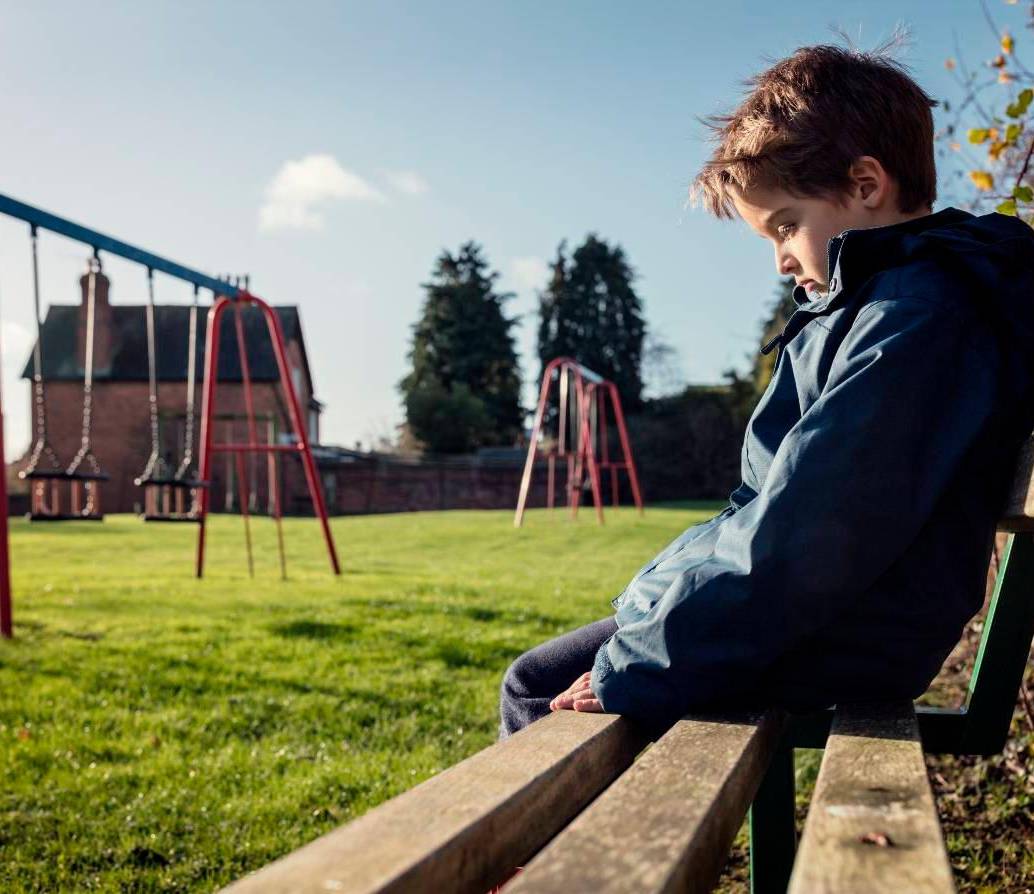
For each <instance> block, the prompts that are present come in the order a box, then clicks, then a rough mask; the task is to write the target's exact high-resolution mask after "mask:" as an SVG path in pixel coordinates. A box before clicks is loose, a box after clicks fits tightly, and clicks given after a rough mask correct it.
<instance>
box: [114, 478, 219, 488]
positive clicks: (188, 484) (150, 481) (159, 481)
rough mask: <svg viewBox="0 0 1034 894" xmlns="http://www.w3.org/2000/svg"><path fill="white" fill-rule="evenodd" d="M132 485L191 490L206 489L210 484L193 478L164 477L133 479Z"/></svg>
mask: <svg viewBox="0 0 1034 894" xmlns="http://www.w3.org/2000/svg"><path fill="white" fill-rule="evenodd" d="M133 484H135V485H136V486H137V487H147V486H149V485H153V486H155V487H172V488H178V489H180V490H193V489H194V488H195V487H208V486H209V484H211V482H209V481H199V480H196V479H194V478H176V477H165V476H160V477H158V476H150V477H147V478H144V477H141V478H134V479H133Z"/></svg>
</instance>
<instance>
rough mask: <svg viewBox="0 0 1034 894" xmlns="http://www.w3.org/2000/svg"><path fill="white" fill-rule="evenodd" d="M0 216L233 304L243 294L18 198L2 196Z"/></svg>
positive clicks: (221, 281) (225, 282)
mask: <svg viewBox="0 0 1034 894" xmlns="http://www.w3.org/2000/svg"><path fill="white" fill-rule="evenodd" d="M0 214H6V215H7V216H8V217H14V218H17V219H18V220H24V221H25V222H26V223H27V224H29V225H30V226H33V227H37V228H38V229H41V230H49V231H50V232H51V233H57V234H58V235H60V236H67V237H68V238H69V239H74V240H76V241H77V242H85V243H86V244H87V245H89V246H90V247H91V248H92V249H93V250H94V252H95V253H96V252H101V251H105V252H107V253H108V254H111V255H118V256H119V257H120V258H125V259H126V260H129V261H135V262H136V263H138V264H142V265H143V266H144V267H146V268H148V269H149V270H159V271H161V272H162V273H167V274H168V275H169V276H173V277H175V278H176V279H183V280H186V281H187V282H189V283H193V284H194V285H195V286H198V287H199V288H202V289H210V290H211V291H212V293H213V294H215V295H223V296H225V297H227V298H229V299H230V300H231V301H233V300H235V299H236V298H237V297H238V295H239V294H240V292H241V289H240V287H239V286H237V285H234V284H233V283H232V282H230V281H229V280H227V279H218V278H217V277H214V276H209V275H208V274H207V273H201V272H199V271H197V270H192V269H191V268H190V267H184V266H183V265H182V264H177V263H176V262H175V261H169V260H167V259H166V258H163V257H161V256H160V255H156V254H152V253H151V252H149V251H144V250H143V249H142V248H137V247H136V246H135V245H130V244H129V243H128V242H123V241H122V240H121V239H114V238H112V237H111V236H105V235H104V233H99V232H97V230H92V229H90V228H89V227H84V226H82V224H77V223H73V222H72V221H70V220H66V219H65V218H63V217H58V215H56V214H51V213H50V212H49V211H44V210H43V209H42V208H36V207H34V206H32V205H28V204H26V203H25V202H19V201H18V200H17V199H12V198H11V197H10V196H5V195H3V194H2V193H0Z"/></svg>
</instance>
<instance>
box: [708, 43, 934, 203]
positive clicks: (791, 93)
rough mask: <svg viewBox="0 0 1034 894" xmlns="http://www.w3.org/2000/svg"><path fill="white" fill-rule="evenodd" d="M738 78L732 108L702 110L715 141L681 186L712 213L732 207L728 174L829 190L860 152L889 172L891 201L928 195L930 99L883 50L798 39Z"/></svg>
mask: <svg viewBox="0 0 1034 894" xmlns="http://www.w3.org/2000/svg"><path fill="white" fill-rule="evenodd" d="M746 84H747V86H749V87H752V88H753V89H752V90H751V92H750V94H749V95H748V96H747V98H746V99H745V100H744V101H743V102H742V103H741V104H740V106H739V107H738V108H737V109H736V111H735V112H733V113H732V114H731V115H715V116H712V117H710V118H707V119H705V120H704V123H705V124H706V125H707V126H708V127H710V128H711V130H712V132H713V137H714V139H715V140H716V141H717V142H718V147H717V149H715V151H714V154H713V155H712V156H711V158H710V160H709V161H708V162H707V164H705V165H704V168H703V170H702V171H701V172H700V173H699V174H698V175H697V177H696V179H695V180H694V181H693V186H692V191H691V196H692V198H693V199H694V200H695V201H699V202H701V203H702V204H703V205H704V207H705V208H707V210H708V211H710V212H711V213H712V214H714V215H715V216H716V217H724V218H730V219H731V218H733V217H734V216H735V206H734V205H733V203H732V198H731V196H730V195H729V190H728V187H729V186H730V185H731V184H735V186H736V187H737V188H739V189H740V190H745V189H749V188H751V187H753V186H763V187H769V188H771V187H776V188H780V189H784V190H786V191H787V192H789V193H791V194H792V195H797V196H807V197H815V196H829V197H833V198H839V197H841V196H843V194H844V193H846V192H847V191H848V189H849V188H850V185H851V178H850V176H849V173H848V171H849V169H850V166H851V164H852V163H853V162H854V161H855V160H856V159H857V158H859V157H860V156H862V155H871V156H873V157H875V158H877V159H879V161H880V164H882V165H883V167H884V169H885V170H886V171H887V173H888V174H889V175H890V176H891V177H893V178H894V180H895V182H896V183H897V185H898V189H899V193H898V205H899V209H898V210H900V211H902V212H903V213H906V214H907V213H909V212H912V211H916V210H919V209H925V208H928V207H930V206H931V205H932V204H933V200H934V199H935V198H936V196H937V169H936V164H935V162H934V151H933V114H932V113H931V111H930V110H931V109H932V108H933V107H934V106H936V105H937V101H936V100H934V99H931V98H930V97H929V96H928V95H927V94H926V93H925V92H924V91H923V89H922V88H921V87H920V86H919V85H918V84H917V83H916V82H915V81H914V80H912V78H911V77H910V76H909V75H908V73H907V70H906V69H905V67H904V66H903V65H902V64H901V63H899V62H897V61H895V60H893V59H891V58H889V57H888V56H887V54H886V51H885V50H876V51H874V52H872V53H866V52H862V51H859V50H854V49H842V48H840V47H835V46H814V47H801V48H800V49H798V50H797V51H796V52H795V53H794V54H793V55H792V56H789V57H788V58H786V59H782V60H781V61H779V62H777V63H776V64H775V65H773V66H772V67H771V68H769V69H768V70H767V71H763V72H762V73H761V74H759V75H756V76H755V77H753V78H750V79H749V80H748V81H747V82H746Z"/></svg>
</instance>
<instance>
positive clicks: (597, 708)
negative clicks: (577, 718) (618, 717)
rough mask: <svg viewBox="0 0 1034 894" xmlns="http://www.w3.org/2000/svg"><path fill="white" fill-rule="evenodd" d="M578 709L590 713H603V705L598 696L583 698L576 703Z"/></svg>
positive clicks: (575, 706) (575, 707)
mask: <svg viewBox="0 0 1034 894" xmlns="http://www.w3.org/2000/svg"><path fill="white" fill-rule="evenodd" d="M574 709H575V710H576V711H583V712H588V713H590V714H602V713H603V705H601V704H600V700H599V699H598V698H581V699H578V700H577V701H576V702H575V703H574Z"/></svg>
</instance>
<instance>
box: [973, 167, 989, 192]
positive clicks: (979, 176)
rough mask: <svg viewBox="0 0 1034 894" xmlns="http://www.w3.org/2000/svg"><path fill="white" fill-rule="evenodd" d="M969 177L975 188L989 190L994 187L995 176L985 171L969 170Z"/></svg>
mask: <svg viewBox="0 0 1034 894" xmlns="http://www.w3.org/2000/svg"><path fill="white" fill-rule="evenodd" d="M969 179H970V180H972V181H973V184H974V185H975V186H976V188H977V189H982V190H985V191H990V190H992V189H994V188H995V178H994V177H992V176H991V174H989V173H988V172H987V171H970V172H969Z"/></svg>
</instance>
